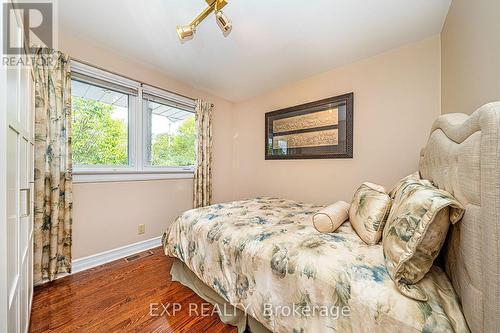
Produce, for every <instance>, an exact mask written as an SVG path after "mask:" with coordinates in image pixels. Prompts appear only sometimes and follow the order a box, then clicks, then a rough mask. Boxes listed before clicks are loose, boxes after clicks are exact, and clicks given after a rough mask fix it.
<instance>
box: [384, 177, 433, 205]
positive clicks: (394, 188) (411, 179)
mask: <svg viewBox="0 0 500 333" xmlns="http://www.w3.org/2000/svg"><path fill="white" fill-rule="evenodd" d="M414 180H421V181H424V182H429V181H428V180H424V179H420V172H418V171H415V172H414V173H412V174H411V175H408V176H406V177H404V178H403V179H401V180H400V181H399V182H398V183H397V184H396V185H394V187H393V188H392V189H391V191H390V192H389V196H390V197H391V199H394V196H395V194H396V192H398V190H399V189H400V188H401V187H402V186H405V184H407V183H408V182H412V181H414ZM429 184H432V183H431V182H429Z"/></svg>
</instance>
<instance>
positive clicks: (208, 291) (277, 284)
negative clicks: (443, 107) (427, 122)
mask: <svg viewBox="0 0 500 333" xmlns="http://www.w3.org/2000/svg"><path fill="white" fill-rule="evenodd" d="M499 131H500V103H491V104H488V105H485V106H484V107H482V108H481V109H479V110H477V111H476V112H475V113H473V114H472V115H471V116H466V115H458V114H452V115H443V116H441V117H439V118H438V119H437V120H436V122H435V123H434V125H433V127H432V131H431V135H430V137H429V141H428V144H427V146H426V147H425V148H424V149H423V150H422V154H421V160H420V174H421V176H422V177H423V178H426V179H429V180H431V181H433V182H434V184H435V185H436V186H438V187H439V188H442V189H445V190H447V191H448V192H450V193H452V194H453V195H454V196H455V197H456V198H457V199H458V200H459V201H460V202H461V203H463V204H464V205H465V206H466V209H467V211H466V213H465V216H464V218H463V220H462V221H461V222H459V223H457V224H455V225H454V226H453V228H452V229H451V230H450V232H449V235H448V240H447V243H446V245H445V248H443V250H442V251H441V258H440V261H441V265H440V266H441V267H442V268H441V267H439V266H437V265H435V266H433V268H432V269H431V271H430V272H429V273H428V274H427V275H426V277H425V278H424V280H422V281H421V282H420V286H421V287H422V288H424V289H425V290H426V292H427V294H428V296H429V300H428V301H427V302H420V301H415V300H412V299H410V298H407V297H405V296H403V295H401V294H400V293H399V292H398V291H397V289H396V288H395V285H394V283H393V281H392V280H391V279H390V277H389V276H388V274H387V270H386V268H385V264H384V257H383V251H382V245H381V244H378V245H371V246H368V245H366V244H365V243H363V242H362V241H361V240H360V238H359V237H358V236H357V235H356V233H355V232H354V231H353V229H352V227H351V226H350V224H349V223H348V222H346V223H344V224H343V225H342V226H341V227H340V228H339V229H338V230H337V231H336V232H335V233H329V234H324V233H319V232H317V231H316V230H315V229H314V228H313V226H312V223H311V215H312V214H314V213H315V212H316V211H318V210H320V209H321V208H322V207H321V206H317V205H313V204H307V203H299V202H294V201H290V200H284V199H278V198H267V197H262V198H255V199H250V200H242V201H235V202H230V203H223V204H216V205H212V206H209V207H204V208H199V209H193V210H189V211H187V212H185V213H184V214H183V215H182V216H180V217H179V218H178V219H177V220H176V221H175V222H174V223H173V224H172V225H171V226H170V227H169V229H168V230H167V232H166V233H165V234H164V237H163V246H164V249H165V254H167V255H169V256H172V257H175V258H177V259H178V260H177V261H176V262H175V264H174V266H173V268H172V272H171V273H172V277H173V279H174V280H177V281H180V282H181V283H183V284H185V285H186V286H188V287H190V288H191V289H193V290H194V291H195V292H196V293H198V295H200V296H201V297H202V298H204V299H205V300H207V301H210V302H211V303H212V304H216V305H218V308H219V309H226V310H227V306H229V307H230V308H231V309H233V310H234V311H221V312H220V313H219V314H220V317H221V319H222V320H223V321H224V322H226V323H229V324H232V325H235V326H238V330H239V332H243V331H244V330H245V328H246V327H247V326H248V327H249V328H250V330H251V331H252V332H269V331H272V332H294V333H295V332H297V333H299V332H469V331H473V332H498V331H499V329H500V326H499V320H498V318H497V317H498V310H499V298H500V297H499V288H498V280H499V279H498V278H499V257H498V254H499V242H498V234H499V228H500V221H499V216H500V184H499V183H500V165H499V164H500V161H499V158H500V148H499V147H500V142H499V140H500V133H499Z"/></svg>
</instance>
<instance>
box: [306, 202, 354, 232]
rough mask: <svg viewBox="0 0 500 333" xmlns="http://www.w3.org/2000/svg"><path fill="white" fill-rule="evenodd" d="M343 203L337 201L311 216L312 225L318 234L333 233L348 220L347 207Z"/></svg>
mask: <svg viewBox="0 0 500 333" xmlns="http://www.w3.org/2000/svg"><path fill="white" fill-rule="evenodd" d="M350 206H351V204H349V203H347V202H345V201H337V202H336V203H334V204H333V205H330V206H328V207H325V208H323V209H322V210H320V211H318V212H317V213H316V214H314V215H313V217H312V220H313V225H314V227H315V228H316V230H318V231H319V232H334V231H335V230H337V228H338V227H340V226H341V225H342V223H344V222H345V221H347V220H348V219H349V207H350Z"/></svg>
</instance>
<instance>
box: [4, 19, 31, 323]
mask: <svg viewBox="0 0 500 333" xmlns="http://www.w3.org/2000/svg"><path fill="white" fill-rule="evenodd" d="M15 28H17V29H15V30H13V33H12V34H11V38H13V37H15V38H18V39H19V40H20V41H21V39H22V32H21V28H20V26H19V25H18V26H17V27H15ZM0 79H1V80H2V85H1V86H2V101H5V102H2V103H1V104H0V105H1V107H2V110H0V112H2V113H4V114H5V115H6V117H5V116H3V117H2V124H1V126H2V127H3V128H2V130H1V131H0V133H1V134H2V135H5V136H4V137H3V138H2V139H3V140H0V142H1V143H2V145H3V144H4V143H5V146H6V147H5V149H3V150H0V152H2V159H3V158H4V157H5V162H4V163H3V164H2V165H0V171H2V175H1V176H2V179H3V182H4V184H5V185H3V186H2V187H1V188H0V190H2V191H5V192H6V195H5V196H2V197H1V199H0V201H2V200H4V202H5V205H4V206H3V207H4V209H3V210H2V214H5V215H4V216H5V219H3V218H2V220H0V221H2V223H3V224H4V225H2V226H1V229H0V232H5V236H6V237H5V239H4V240H5V243H3V244H5V247H3V248H2V250H0V255H1V256H2V258H1V259H2V260H4V259H5V260H4V261H5V262H6V264H5V265H4V266H2V267H0V273H1V274H2V277H1V278H0V281H1V282H2V285H0V289H1V290H2V293H1V295H2V305H1V306H0V322H2V324H0V332H8V333H18V332H22V333H24V332H27V330H28V327H29V314H30V309H31V298H32V294H33V282H32V281H33V279H32V275H33V269H32V267H33V265H32V260H33V254H32V249H33V247H32V242H33V236H32V234H33V151H34V149H33V148H34V147H33V144H34V140H33V125H34V118H33V111H34V108H33V94H32V79H31V70H30V69H29V68H28V67H24V66H22V65H19V66H17V67H8V68H5V67H4V68H2V75H1V77H0ZM4 133H5V134H4ZM0 183H1V182H0ZM2 240H3V239H2Z"/></svg>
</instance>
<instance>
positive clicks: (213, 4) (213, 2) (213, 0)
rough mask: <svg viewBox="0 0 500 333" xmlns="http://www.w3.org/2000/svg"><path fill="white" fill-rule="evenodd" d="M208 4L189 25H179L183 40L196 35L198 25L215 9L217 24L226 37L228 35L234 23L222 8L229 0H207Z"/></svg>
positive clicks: (178, 33) (180, 35)
mask: <svg viewBox="0 0 500 333" xmlns="http://www.w3.org/2000/svg"><path fill="white" fill-rule="evenodd" d="M205 1H206V2H207V4H208V7H207V8H205V10H204V11H202V12H201V13H200V14H199V15H198V16H197V17H196V18H195V19H194V20H193V21H191V23H189V24H188V25H178V26H177V35H178V36H179V39H180V40H181V41H187V40H189V39H192V38H193V37H194V34H195V32H196V27H197V26H198V24H200V23H201V21H203V20H204V19H205V18H206V17H207V16H208V15H209V14H210V13H212V12H213V11H215V21H216V22H217V25H218V26H219V28H220V29H221V30H222V33H223V35H224V37H227V35H229V33H230V32H231V29H232V27H233V24H232V23H231V21H230V20H229V19H228V18H227V17H226V15H224V13H223V12H222V11H221V9H222V8H223V7H224V6H225V5H227V1H228V0H205Z"/></svg>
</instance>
